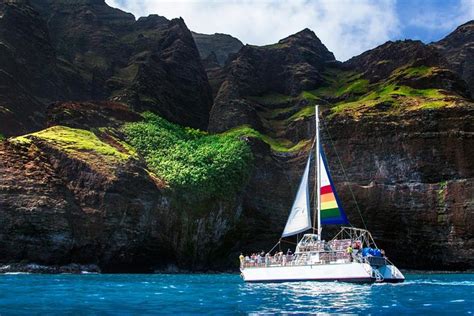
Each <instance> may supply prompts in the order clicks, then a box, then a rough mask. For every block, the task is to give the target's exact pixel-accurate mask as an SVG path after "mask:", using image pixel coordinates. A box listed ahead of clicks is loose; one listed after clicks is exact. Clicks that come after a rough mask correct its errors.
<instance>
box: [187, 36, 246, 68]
mask: <svg viewBox="0 0 474 316" xmlns="http://www.w3.org/2000/svg"><path fill="white" fill-rule="evenodd" d="M192 34H193V38H194V41H195V42H196V46H197V48H198V50H199V54H200V55H201V58H202V59H206V58H208V56H209V55H211V54H214V55H215V56H216V60H217V62H218V63H219V65H221V66H223V65H224V64H225V62H226V60H227V59H228V58H229V56H230V55H232V54H234V53H237V52H238V51H239V50H240V49H241V48H242V47H243V46H244V44H242V42H241V41H240V40H238V39H237V38H235V37H233V36H230V35H227V34H221V33H215V34H201V33H196V32H192Z"/></svg>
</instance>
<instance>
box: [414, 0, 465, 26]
mask: <svg viewBox="0 0 474 316" xmlns="http://www.w3.org/2000/svg"><path fill="white" fill-rule="evenodd" d="M473 19H474V0H460V1H459V3H457V4H456V5H451V6H446V7H442V8H441V9H438V10H428V12H427V11H426V10H424V12H423V14H416V15H415V16H413V17H412V18H411V20H410V21H408V25H411V26H416V27H420V28H424V29H426V30H431V31H438V30H440V31H452V30H454V29H455V28H456V27H458V26H459V25H461V24H463V23H465V22H467V21H469V20H473Z"/></svg>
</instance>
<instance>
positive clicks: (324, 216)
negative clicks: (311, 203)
mask: <svg viewBox="0 0 474 316" xmlns="http://www.w3.org/2000/svg"><path fill="white" fill-rule="evenodd" d="M319 152H320V166H321V178H320V179H321V180H320V181H321V215H320V216H321V224H326V225H328V224H348V223H349V221H348V220H347V217H346V213H344V210H343V208H342V204H341V202H339V197H338V196H337V192H336V188H335V187H334V184H333V181H332V179H331V174H330V173H329V168H328V164H327V161H326V156H325V155H324V150H323V148H322V146H321V147H320V151H319Z"/></svg>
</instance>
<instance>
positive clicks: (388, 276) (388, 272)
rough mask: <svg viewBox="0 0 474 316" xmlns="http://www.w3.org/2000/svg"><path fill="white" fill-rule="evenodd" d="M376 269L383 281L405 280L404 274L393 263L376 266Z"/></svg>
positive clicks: (399, 281) (395, 281)
mask: <svg viewBox="0 0 474 316" xmlns="http://www.w3.org/2000/svg"><path fill="white" fill-rule="evenodd" d="M377 271H378V272H379V273H380V275H381V276H382V278H383V279H382V281H381V282H384V283H401V282H404V281H405V276H404V275H403V273H401V272H400V270H398V268H397V267H396V266H394V265H393V264H387V265H384V266H381V267H379V268H377Z"/></svg>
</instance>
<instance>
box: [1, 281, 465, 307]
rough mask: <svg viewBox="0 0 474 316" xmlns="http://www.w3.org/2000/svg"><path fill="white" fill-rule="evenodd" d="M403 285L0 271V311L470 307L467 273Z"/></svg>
mask: <svg viewBox="0 0 474 316" xmlns="http://www.w3.org/2000/svg"><path fill="white" fill-rule="evenodd" d="M406 277H407V280H406V282H405V283H403V284H373V285H354V284H346V283H334V282H332V283H329V282H328V283H316V282H301V283H277V284H245V283H244V282H243V281H242V280H241V279H240V277H239V276H238V275H235V274H191V275H189V274H175V275H170V274H168V275H166V274H154V275H143V274H141V275H137V274H109V275H107V274H83V275H33V274H15V275H13V274H9V275H0V315H2V316H4V315H34V314H70V315H72V314H74V315H155V314H216V315H222V314H228V315H232V314H267V315H268V314H314V313H322V314H325V313H343V314H372V315H380V314H382V315H383V314H387V315H388V314H399V315H402V314H430V315H433V314H451V315H463V314H464V315H465V314H472V313H473V312H474V274H407V275H406Z"/></svg>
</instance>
